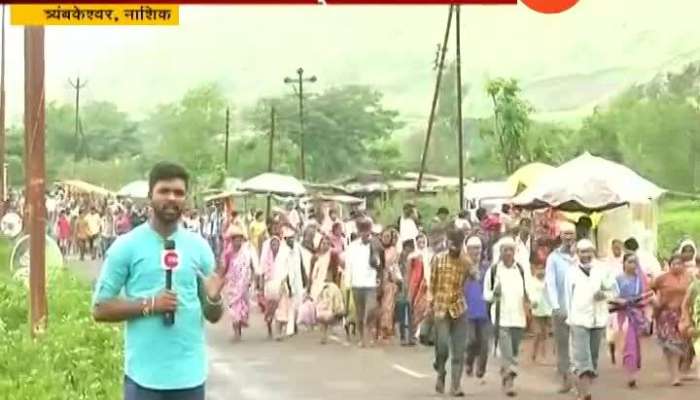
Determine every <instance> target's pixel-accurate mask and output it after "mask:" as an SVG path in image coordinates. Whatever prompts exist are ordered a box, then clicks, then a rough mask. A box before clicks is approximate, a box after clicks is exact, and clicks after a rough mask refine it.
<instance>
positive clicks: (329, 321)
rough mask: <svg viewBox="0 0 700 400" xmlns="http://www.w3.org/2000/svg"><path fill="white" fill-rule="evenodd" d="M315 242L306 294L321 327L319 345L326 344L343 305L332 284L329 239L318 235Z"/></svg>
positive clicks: (340, 315)
mask: <svg viewBox="0 0 700 400" xmlns="http://www.w3.org/2000/svg"><path fill="white" fill-rule="evenodd" d="M315 242H316V244H317V246H316V252H315V254H314V256H313V257H312V259H311V281H310V282H311V284H310V285H309V292H308V293H309V296H310V297H311V299H312V300H313V302H314V305H315V310H316V317H317V321H316V322H317V323H318V324H319V325H321V344H326V342H327V341H328V331H329V328H330V327H331V326H332V325H333V324H334V323H335V322H336V321H338V319H339V318H340V317H342V315H343V313H344V305H343V296H342V293H341V292H340V289H339V288H338V286H337V285H336V284H335V283H334V278H335V272H334V271H333V270H332V269H331V261H332V259H333V255H332V252H331V242H330V239H329V238H328V237H326V236H321V235H320V234H319V235H318V236H317V238H316V239H315Z"/></svg>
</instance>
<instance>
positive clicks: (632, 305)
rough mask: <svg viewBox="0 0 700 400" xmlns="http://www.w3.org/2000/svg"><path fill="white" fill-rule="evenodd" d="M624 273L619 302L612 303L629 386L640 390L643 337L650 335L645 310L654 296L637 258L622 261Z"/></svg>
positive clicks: (620, 278)
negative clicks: (646, 333)
mask: <svg viewBox="0 0 700 400" xmlns="http://www.w3.org/2000/svg"><path fill="white" fill-rule="evenodd" d="M622 265H623V273H622V274H620V275H618V276H617V278H616V280H615V283H616V298H615V299H614V300H612V301H611V303H613V307H612V308H611V312H614V314H612V315H613V318H615V322H616V327H617V329H616V331H615V333H616V334H615V337H614V340H615V343H616V345H615V347H616V348H617V349H619V350H620V351H622V357H621V358H622V367H623V368H624V370H625V372H626V373H627V385H628V386H629V387H630V388H635V387H636V386H637V374H638V373H639V370H640V369H641V368H642V354H641V351H642V349H641V337H642V335H644V334H645V332H648V331H649V321H648V320H647V319H646V317H645V315H644V306H645V305H646V304H645V303H646V300H647V299H648V298H649V297H650V295H651V292H649V291H648V290H647V288H648V284H647V281H646V275H645V274H644V272H642V269H641V268H640V266H639V260H638V259H637V256H636V255H634V254H632V253H627V254H625V255H624V257H623V259H622Z"/></svg>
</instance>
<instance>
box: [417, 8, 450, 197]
mask: <svg viewBox="0 0 700 400" xmlns="http://www.w3.org/2000/svg"><path fill="white" fill-rule="evenodd" d="M453 8H454V6H452V5H451V6H450V11H449V13H448V15H447V26H446V27H445V37H444V39H443V40H442V49H441V53H440V64H439V65H438V71H437V79H435V91H434V92H433V102H432V104H431V106H430V117H428V132H427V133H426V135H425V144H424V145H423V156H422V157H421V159H420V171H419V172H418V184H417V187H416V191H417V192H420V187H421V184H422V183H423V173H424V172H425V161H426V159H427V158H428V146H429V144H430V136H431V135H432V133H433V120H434V119H435V109H436V108H437V100H438V96H439V95H440V81H441V80H442V70H443V67H444V66H445V53H446V52H447V41H448V40H449V38H450V26H451V25H452V9H453Z"/></svg>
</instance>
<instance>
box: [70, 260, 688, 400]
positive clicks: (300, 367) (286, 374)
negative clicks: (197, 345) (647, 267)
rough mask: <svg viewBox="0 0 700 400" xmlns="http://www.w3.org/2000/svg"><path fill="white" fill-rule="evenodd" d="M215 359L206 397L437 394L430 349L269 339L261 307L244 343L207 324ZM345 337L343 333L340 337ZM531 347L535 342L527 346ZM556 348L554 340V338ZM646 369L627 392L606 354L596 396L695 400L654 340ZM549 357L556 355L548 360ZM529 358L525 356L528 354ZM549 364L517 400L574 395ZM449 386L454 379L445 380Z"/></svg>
mask: <svg viewBox="0 0 700 400" xmlns="http://www.w3.org/2000/svg"><path fill="white" fill-rule="evenodd" d="M73 269H74V270H76V271H77V272H78V273H80V274H82V275H83V276H85V277H87V278H94V277H95V276H97V271H98V263H93V262H88V263H82V264H81V263H76V264H74V266H73ZM207 330H208V350H209V358H210V379H209V382H208V396H207V397H208V399H209V400H228V399H241V400H269V399H284V400H325V399H329V400H330V399H343V400H346V399H347V400H354V399H358V400H375V399H376V400H393V399H397V400H398V399H401V400H411V399H434V398H439V397H440V396H437V395H435V394H434V392H433V385H434V373H433V372H432V369H431V363H432V349H431V348H425V347H415V348H402V347H399V346H396V345H388V346H383V347H378V348H373V349H359V348H357V347H355V346H346V345H345V344H344V343H342V340H340V339H339V338H338V336H341V334H340V332H339V331H338V332H336V335H337V336H336V339H335V340H334V341H331V342H330V343H329V344H327V345H321V344H320V343H319V338H320V336H319V335H320V333H319V332H308V331H303V332H301V333H300V334H299V335H297V336H296V337H293V338H291V339H289V340H287V341H284V342H274V341H269V340H267V338H266V333H265V330H264V328H263V325H262V316H261V315H260V314H259V312H258V311H257V309H256V310H255V312H254V313H253V315H252V317H251V327H250V328H249V329H247V330H246V331H244V338H243V341H242V342H238V343H235V342H233V341H232V340H231V333H230V328H229V322H228V320H227V319H225V320H224V321H222V322H221V323H219V324H216V325H209V326H208V328H207ZM341 337H342V336H341ZM524 346H525V347H524V349H528V348H529V347H528V346H530V343H529V342H527V343H525V344H524ZM550 346H551V343H550ZM643 354H644V370H643V373H642V375H641V377H640V379H639V388H638V389H636V390H635V391H630V390H629V389H627V388H626V386H625V377H624V375H623V373H622V371H621V369H620V368H619V367H615V366H612V365H610V361H609V359H608V357H607V355H606V356H605V357H603V360H602V367H601V377H600V379H599V380H598V382H596V385H595V387H594V395H595V398H596V399H603V400H616V399H622V398H624V397H627V396H630V397H633V398H634V399H635V400H652V399H660V398H663V399H669V398H673V399H674V400H690V399H693V400H694V399H696V398H697V393H698V389H699V388H700V383H698V382H688V383H686V386H684V387H681V388H671V387H669V386H668V384H667V376H666V374H665V372H664V369H663V366H664V364H663V360H662V358H661V354H660V351H659V350H658V348H657V346H655V344H654V343H653V340H652V339H647V340H646V341H645V343H644V353H643ZM550 358H551V357H550ZM523 359H524V358H523ZM490 364H491V365H490V370H489V373H488V375H487V382H486V384H485V385H479V384H478V383H477V382H476V381H473V380H467V379H465V380H464V383H463V386H464V390H465V391H466V392H467V397H468V398H473V399H484V400H487V399H488V400H491V399H500V398H505V397H504V396H503V395H502V394H501V392H500V388H499V385H498V378H497V374H496V363H495V362H494V360H491V362H490ZM549 364H550V365H548V366H541V365H533V364H531V363H530V362H529V361H525V362H524V363H523V365H522V366H521V376H520V377H519V378H518V380H517V382H516V387H517V389H518V392H519V396H518V398H519V399H524V400H540V399H542V400H549V399H573V398H574V396H573V395H557V394H554V391H555V389H556V379H555V374H554V368H553V366H552V364H553V359H550V360H549ZM448 384H449V382H448Z"/></svg>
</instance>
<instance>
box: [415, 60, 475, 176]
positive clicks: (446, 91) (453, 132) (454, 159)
mask: <svg viewBox="0 0 700 400" xmlns="http://www.w3.org/2000/svg"><path fill="white" fill-rule="evenodd" d="M456 81H457V64H456V62H454V61H453V62H451V63H449V64H448V65H447V66H445V69H444V72H443V76H442V81H441V85H440V91H439V93H438V102H437V107H436V109H435V118H434V121H433V130H432V134H431V138H430V143H429V145H428V154H427V159H426V160H425V166H426V170H427V171H429V172H433V173H436V174H442V175H448V176H457V175H458V173H459V153H458V150H457V144H458V139H457V135H458V129H459V121H458V114H457V111H458V110H457V85H456ZM468 94H469V86H468V85H466V84H462V98H467V97H468ZM463 123H464V130H465V131H464V138H465V140H464V143H465V149H464V151H465V153H467V152H468V149H469V147H470V146H469V143H470V142H471V140H470V135H469V132H468V130H469V126H468V125H469V120H466V119H465V121H464V122H463ZM426 125H427V120H426ZM426 129H427V126H426V127H424V128H421V129H418V130H416V131H414V132H412V133H411V135H410V136H409V137H408V138H407V139H406V146H404V148H405V151H404V157H405V158H406V159H407V160H408V164H409V165H410V167H411V169H414V170H418V168H420V163H421V156H422V154H423V148H424V146H425V135H426ZM466 160H467V158H466V157H465V161H466Z"/></svg>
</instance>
